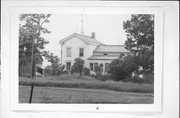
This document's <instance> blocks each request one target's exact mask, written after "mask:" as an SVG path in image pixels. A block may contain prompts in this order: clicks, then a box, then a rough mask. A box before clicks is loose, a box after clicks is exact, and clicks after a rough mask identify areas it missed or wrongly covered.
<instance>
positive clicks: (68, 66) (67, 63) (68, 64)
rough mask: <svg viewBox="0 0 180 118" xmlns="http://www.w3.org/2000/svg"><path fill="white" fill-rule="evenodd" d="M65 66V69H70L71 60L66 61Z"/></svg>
mask: <svg viewBox="0 0 180 118" xmlns="http://www.w3.org/2000/svg"><path fill="white" fill-rule="evenodd" d="M66 67H67V70H70V69H71V62H66Z"/></svg>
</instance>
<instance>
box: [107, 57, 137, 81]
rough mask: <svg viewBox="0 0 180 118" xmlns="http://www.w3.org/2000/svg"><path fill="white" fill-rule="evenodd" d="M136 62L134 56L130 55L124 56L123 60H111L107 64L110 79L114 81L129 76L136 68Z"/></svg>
mask: <svg viewBox="0 0 180 118" xmlns="http://www.w3.org/2000/svg"><path fill="white" fill-rule="evenodd" d="M136 63H137V62H136V57H135V56H131V55H129V56H126V57H125V58H124V59H123V60H122V59H115V60H113V61H112V62H111V63H110V64H109V73H110V74H111V79H113V80H116V81H119V80H124V79H126V77H129V76H130V75H131V73H132V72H133V71H135V70H137V68H138V65H137V64H136Z"/></svg>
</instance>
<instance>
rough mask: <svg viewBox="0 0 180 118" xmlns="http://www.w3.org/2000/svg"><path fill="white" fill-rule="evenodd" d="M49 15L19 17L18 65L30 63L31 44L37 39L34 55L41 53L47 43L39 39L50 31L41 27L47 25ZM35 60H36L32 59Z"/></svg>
mask: <svg viewBox="0 0 180 118" xmlns="http://www.w3.org/2000/svg"><path fill="white" fill-rule="evenodd" d="M50 16H51V14H21V15H20V16H19V20H20V24H19V65H20V66H21V65H25V64H27V63H29V62H30V61H31V54H32V42H33V40H34V39H37V43H36V44H35V46H34V47H35V48H34V53H39V54H42V53H43V51H42V50H43V49H44V45H45V44H48V43H49V42H48V41H46V40H45V39H44V38H43V37H41V33H43V34H46V33H50V31H49V30H48V29H46V28H44V27H43V25H44V24H45V23H49V20H48V19H49V17H50ZM34 60H36V58H34Z"/></svg>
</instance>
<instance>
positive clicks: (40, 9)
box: [9, 2, 163, 113]
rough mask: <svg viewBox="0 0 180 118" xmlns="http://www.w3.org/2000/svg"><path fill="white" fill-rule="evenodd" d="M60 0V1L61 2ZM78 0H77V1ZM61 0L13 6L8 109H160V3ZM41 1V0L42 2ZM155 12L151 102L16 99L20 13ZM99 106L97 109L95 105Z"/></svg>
mask: <svg viewBox="0 0 180 118" xmlns="http://www.w3.org/2000/svg"><path fill="white" fill-rule="evenodd" d="M60 3H61V2H60ZM77 3H78V2H77ZM77 3H73V2H63V3H62V4H58V6H57V4H56V6H55V4H48V3H47V4H46V6H42V5H38V6H37V5H34V4H32V5H30V6H23V5H20V6H15V5H14V6H12V7H11V8H10V11H9V15H10V17H9V18H10V39H9V40H10V44H9V46H10V52H9V54H10V73H9V76H10V78H9V81H10V85H9V87H10V109H11V110H13V111H19V110H21V111H68V112H134V113H154V112H162V90H163V89H162V88H163V85H162V83H163V76H162V75H163V69H162V68H163V9H162V8H161V7H158V6H157V7H147V6H144V7H143V6H141V7H135V6H123V5H121V4H118V2H115V3H113V2H112V3H107V4H106V3H101V2H98V3H97V4H88V2H81V3H80V4H77ZM43 5H44V4H43ZM22 13H25V14H26V13H51V14H107V15H108V14H154V17H155V27H154V31H155V32H154V33H155V34H154V36H155V58H154V59H155V63H154V64H155V70H154V103H153V104H28V103H27V104H22V103H19V100H18V97H19V88H18V86H19V84H18V50H19V49H18V42H19V41H18V35H19V25H18V24H19V14H22ZM97 108H98V109H97Z"/></svg>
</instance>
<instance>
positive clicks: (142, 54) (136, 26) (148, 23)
mask: <svg viewBox="0 0 180 118" xmlns="http://www.w3.org/2000/svg"><path fill="white" fill-rule="evenodd" d="M123 28H124V30H125V32H126V36H127V41H126V42H125V48H126V49H128V50H130V51H131V52H133V53H135V55H136V56H137V60H138V61H137V62H138V65H139V66H142V67H143V69H144V70H150V71H153V70H154V15H153V14H133V15H131V19H130V20H127V21H125V22H124V23H123Z"/></svg>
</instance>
